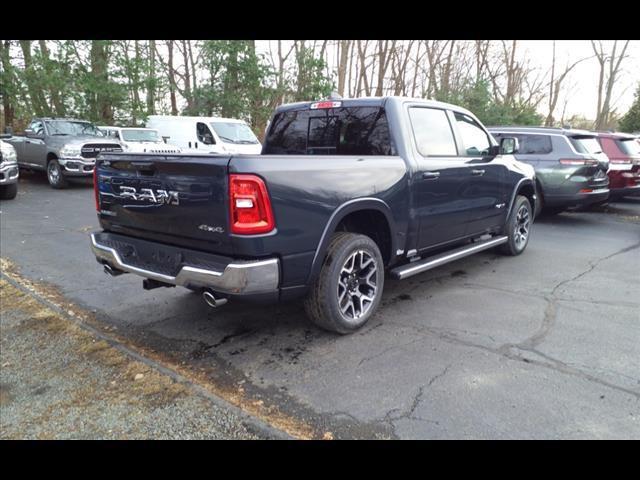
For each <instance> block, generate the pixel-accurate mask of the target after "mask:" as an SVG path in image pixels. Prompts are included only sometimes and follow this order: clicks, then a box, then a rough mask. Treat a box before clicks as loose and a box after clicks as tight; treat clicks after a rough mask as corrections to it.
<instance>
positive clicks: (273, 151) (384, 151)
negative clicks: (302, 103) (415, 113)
mask: <svg viewBox="0 0 640 480" xmlns="http://www.w3.org/2000/svg"><path fill="white" fill-rule="evenodd" d="M262 153H263V155H395V154H396V153H395V149H394V147H393V142H392V141H391V134H390V131H389V124H388V122H387V116H386V112H385V110H384V108H383V107H378V106H340V107H337V108H326V109H324V108H319V109H311V108H310V107H306V108H304V109H302V110H287V111H283V112H279V113H277V114H276V115H275V116H274V117H273V120H272V121H271V124H270V126H269V130H268V132H267V136H266V139H265V144H264V149H263V152H262Z"/></svg>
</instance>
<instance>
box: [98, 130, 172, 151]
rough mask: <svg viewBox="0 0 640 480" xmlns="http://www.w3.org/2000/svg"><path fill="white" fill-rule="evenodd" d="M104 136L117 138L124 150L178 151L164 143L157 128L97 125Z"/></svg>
mask: <svg viewBox="0 0 640 480" xmlns="http://www.w3.org/2000/svg"><path fill="white" fill-rule="evenodd" d="M98 130H100V131H101V132H102V133H103V134H104V135H105V136H106V137H109V138H113V139H115V140H118V141H119V142H120V144H121V145H122V148H123V149H124V151H125V152H133V153H180V152H181V149H180V148H178V147H176V146H175V145H170V144H168V143H165V142H164V140H163V139H162V137H160V134H159V133H158V130H155V129H153V128H142V127H105V126H101V127H98Z"/></svg>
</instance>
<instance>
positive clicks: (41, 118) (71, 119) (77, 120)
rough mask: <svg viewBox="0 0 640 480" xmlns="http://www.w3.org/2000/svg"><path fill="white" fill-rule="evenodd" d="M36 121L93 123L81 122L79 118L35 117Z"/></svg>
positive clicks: (88, 121)
mask: <svg viewBox="0 0 640 480" xmlns="http://www.w3.org/2000/svg"><path fill="white" fill-rule="evenodd" d="M33 119H34V120H62V121H64V122H82V123H93V122H91V121H90V120H80V119H79V118H67V117H33Z"/></svg>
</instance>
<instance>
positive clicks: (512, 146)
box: [500, 137, 520, 155]
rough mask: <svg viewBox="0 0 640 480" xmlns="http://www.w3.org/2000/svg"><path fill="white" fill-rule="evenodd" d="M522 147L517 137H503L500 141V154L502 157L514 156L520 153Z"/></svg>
mask: <svg viewBox="0 0 640 480" xmlns="http://www.w3.org/2000/svg"><path fill="white" fill-rule="evenodd" d="M519 147H520V145H519V144H518V139H517V138H515V137H503V138H502V139H501V140H500V153H501V154H502V155H513V154H514V153H518V150H519Z"/></svg>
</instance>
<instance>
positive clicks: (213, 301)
mask: <svg viewBox="0 0 640 480" xmlns="http://www.w3.org/2000/svg"><path fill="white" fill-rule="evenodd" d="M202 299H203V300H204V302H205V303H206V304H207V305H209V306H210V307H211V308H217V307H221V306H222V305H224V304H225V303H227V299H226V298H216V297H215V295H214V294H213V292H212V291H211V290H205V291H204V292H202Z"/></svg>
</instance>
